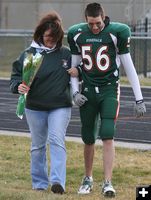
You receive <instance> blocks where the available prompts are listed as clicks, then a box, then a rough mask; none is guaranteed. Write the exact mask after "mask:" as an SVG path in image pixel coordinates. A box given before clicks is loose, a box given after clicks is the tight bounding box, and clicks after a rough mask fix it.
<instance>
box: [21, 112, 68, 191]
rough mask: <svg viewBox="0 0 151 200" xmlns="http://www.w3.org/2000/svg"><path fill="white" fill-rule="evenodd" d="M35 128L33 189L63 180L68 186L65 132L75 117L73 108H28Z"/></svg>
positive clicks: (32, 130)
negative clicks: (47, 148)
mask: <svg viewBox="0 0 151 200" xmlns="http://www.w3.org/2000/svg"><path fill="white" fill-rule="evenodd" d="M25 112H26V118H27V123H28V125H29V129H30V132H31V141H32V144H31V177H32V188H33V189H47V188H48V186H49V182H50V184H51V185H53V184H54V183H59V184H61V186H62V187H63V188H64V190H65V182H66V147H65V135H66V130H67V127H68V124H69V121H70V118H71V108H58V109H54V110H51V111H35V110H30V109H26V110H25ZM47 143H48V144H50V175H49V176H48V167H47V157H46V147H47Z"/></svg>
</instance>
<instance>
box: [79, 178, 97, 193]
mask: <svg viewBox="0 0 151 200" xmlns="http://www.w3.org/2000/svg"><path fill="white" fill-rule="evenodd" d="M92 188H93V178H92V177H88V176H85V177H84V178H83V180H82V185H81V186H80V188H79V190H78V194H89V193H90V192H91V191H92Z"/></svg>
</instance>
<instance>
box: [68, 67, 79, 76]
mask: <svg viewBox="0 0 151 200" xmlns="http://www.w3.org/2000/svg"><path fill="white" fill-rule="evenodd" d="M67 71H68V73H69V74H70V76H72V77H78V76H79V73H78V70H77V68H76V67H71V68H70V69H68V70H67Z"/></svg>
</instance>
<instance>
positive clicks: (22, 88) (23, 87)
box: [18, 83, 30, 94]
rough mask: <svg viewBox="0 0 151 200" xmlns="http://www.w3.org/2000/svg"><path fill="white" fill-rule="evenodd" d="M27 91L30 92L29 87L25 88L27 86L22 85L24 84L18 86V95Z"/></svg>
mask: <svg viewBox="0 0 151 200" xmlns="http://www.w3.org/2000/svg"><path fill="white" fill-rule="evenodd" d="M29 90H30V87H29V86H27V85H26V84H24V83H21V84H20V85H19V86H18V92H19V94H27V93H28V91H29Z"/></svg>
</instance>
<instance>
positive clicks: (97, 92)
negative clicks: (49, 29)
mask: <svg viewBox="0 0 151 200" xmlns="http://www.w3.org/2000/svg"><path fill="white" fill-rule="evenodd" d="M85 18H86V23H80V24H76V25H73V26H72V27H70V28H69V30H68V43H69V46H70V49H71V53H72V66H73V67H72V68H71V69H69V74H70V75H71V76H72V77H73V78H71V81H72V83H73V85H74V86H73V88H72V90H73V99H74V102H75V104H76V105H78V106H79V107H80V118H81V123H82V128H81V134H82V139H83V142H84V144H85V145H84V159H85V175H84V178H83V180H82V184H81V186H80V188H79V190H78V193H79V194H88V193H90V192H91V190H92V188H93V177H92V167H93V157H94V144H95V140H96V138H97V136H99V137H100V138H101V139H102V141H103V169H104V182H103V184H102V193H103V194H104V196H107V197H114V196H115V194H116V192H115V189H114V188H113V185H112V182H111V179H112V170H113V161H114V156H115V148H114V139H113V138H114V134H115V125H116V119H117V117H118V113H119V98H120V86H119V69H120V68H119V67H120V63H122V65H123V67H124V70H125V72H126V75H127V77H128V79H129V81H130V84H131V86H132V89H133V92H134V96H135V99H136V106H135V110H136V116H137V117H141V116H143V115H144V113H145V112H146V107H145V104H144V101H143V96H142V92H141V89H140V83H139V79H138V76H137V73H136V70H135V67H134V64H133V61H132V59H131V55H130V37H131V32H130V28H129V27H128V26H127V25H126V24H122V23H117V22H110V19H109V17H107V16H105V12H104V9H103V7H102V6H101V5H100V4H99V3H90V4H88V5H87V7H86V9H85ZM79 64H80V65H79ZM78 65H79V66H78ZM76 66H78V67H76ZM77 75H79V76H80V77H81V79H82V81H83V83H82V89H81V91H79V88H78V78H76V76H77ZM100 119H101V123H100V124H99V122H100Z"/></svg>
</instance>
